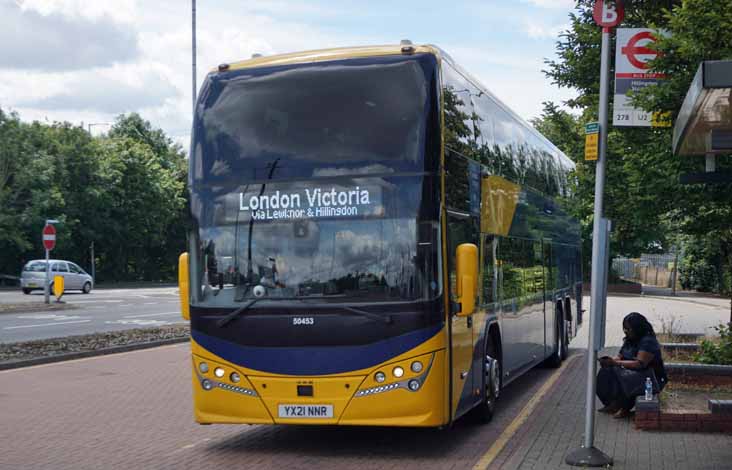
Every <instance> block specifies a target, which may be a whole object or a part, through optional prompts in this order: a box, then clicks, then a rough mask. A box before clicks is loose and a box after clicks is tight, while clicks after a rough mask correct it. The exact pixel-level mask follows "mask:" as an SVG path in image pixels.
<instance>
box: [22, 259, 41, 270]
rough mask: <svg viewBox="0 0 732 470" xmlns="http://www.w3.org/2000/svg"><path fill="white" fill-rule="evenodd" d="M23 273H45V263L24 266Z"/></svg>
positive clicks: (32, 263)
mask: <svg viewBox="0 0 732 470" xmlns="http://www.w3.org/2000/svg"><path fill="white" fill-rule="evenodd" d="M23 271H28V272H35V273H39V272H46V262H45V261H33V262H30V263H28V264H26V265H25V267H24V268H23Z"/></svg>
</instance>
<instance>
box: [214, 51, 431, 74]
mask: <svg viewBox="0 0 732 470" xmlns="http://www.w3.org/2000/svg"><path fill="white" fill-rule="evenodd" d="M402 47H403V46H402V45H399V44H395V45H389V46H361V47H339V48H335V49H319V50H314V51H301V52H291V53H287V54H277V55H271V56H260V57H256V56H255V57H252V58H251V59H248V60H242V61H239V62H233V63H231V64H226V65H228V67H226V68H225V69H224V70H225V71H230V70H240V69H247V68H255V67H267V66H272V65H290V64H306V63H311V62H324V61H328V60H339V59H354V58H359V57H373V56H384V55H398V54H405V55H408V54H417V53H432V54H435V55H442V51H440V50H439V49H438V48H437V47H434V46H420V45H413V46H412V49H413V50H410V51H409V52H408V53H404V52H402ZM219 70H221V66H220V67H219V68H218V69H214V70H212V72H217V71H219Z"/></svg>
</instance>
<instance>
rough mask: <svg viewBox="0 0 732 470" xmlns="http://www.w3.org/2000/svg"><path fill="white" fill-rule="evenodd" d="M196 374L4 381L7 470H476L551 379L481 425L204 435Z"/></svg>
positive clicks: (85, 373)
mask: <svg viewBox="0 0 732 470" xmlns="http://www.w3.org/2000/svg"><path fill="white" fill-rule="evenodd" d="M188 364H189V348H188V345H178V346H170V347H164V348H157V349H154V350H146V351H137V352H133V353H127V354H119V355H114V356H108V357H98V358H92V359H83V360H79V361H71V362H66V363H58V364H50V365H46V366H39V367H34V368H28V369H17V370H12V371H4V372H0V417H1V419H2V426H0V443H2V444H1V445H2V451H0V469H2V470H6V469H13V470H15V469H54V470H62V469H102V468H104V469H106V468H135V469H137V468H142V469H147V468H166V469H167V468H175V469H180V468H195V469H205V468H220V467H232V466H235V467H236V468H293V469H316V468H318V469H319V468H338V469H350V468H354V469H355V468H359V469H362V468H379V469H391V468H399V469H405V468H406V469H410V468H414V469H420V470H426V469H431V468H432V469H445V468H470V467H471V466H472V465H473V464H474V462H476V461H477V460H478V459H479V458H480V456H481V455H482V454H483V453H484V452H485V451H486V449H487V448H488V446H489V445H490V443H491V442H493V441H494V440H495V439H496V438H497V436H498V435H499V434H500V433H501V432H502V430H503V429H504V428H505V426H507V424H508V423H510V422H511V421H512V420H513V419H514V417H515V415H516V414H517V413H518V412H519V411H520V410H521V408H523V406H524V404H525V403H526V401H528V399H529V398H530V397H531V396H532V395H533V394H534V393H535V392H536V390H537V389H538V388H539V387H540V386H541V384H542V383H543V382H544V380H545V379H546V377H548V376H549V375H550V374H551V373H552V372H553V371H552V370H551V369H536V370H534V371H531V372H530V373H529V374H527V375H526V376H525V377H523V378H521V379H519V380H518V381H516V382H515V383H513V384H511V386H510V387H508V388H507V389H506V390H505V391H504V399H502V403H501V409H500V410H499V412H498V413H497V415H496V417H495V419H494V421H493V422H492V423H490V424H488V425H484V426H479V425H474V424H470V423H467V422H460V423H458V424H456V425H455V426H454V427H453V428H452V429H447V430H443V431H439V430H430V429H417V430H414V429H393V428H335V427H325V426H323V427H304V426H302V427H286V426H227V425H212V426H199V425H197V424H195V423H194V422H193V416H192V408H191V406H192V405H191V390H190V370H189V369H188Z"/></svg>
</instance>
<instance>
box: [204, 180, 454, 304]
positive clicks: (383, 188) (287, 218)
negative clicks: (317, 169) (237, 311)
mask: <svg viewBox="0 0 732 470" xmlns="http://www.w3.org/2000/svg"><path fill="white" fill-rule="evenodd" d="M435 180H437V178H436V177H435V176H431V177H422V176H393V177H388V178H387V177H368V178H366V177H361V178H329V179H326V180H317V179H312V180H303V181H289V182H286V181H274V182H271V183H266V184H246V185H241V186H240V187H237V188H236V189H235V190H229V189H228V188H227V187H221V188H219V187H212V188H211V189H210V190H205V191H201V192H200V193H198V194H197V195H196V200H195V201H197V202H196V203H195V206H194V213H196V214H197V219H198V220H197V221H198V225H199V227H200V229H199V237H200V240H201V250H200V252H199V259H198V263H197V264H198V265H199V266H202V272H199V273H198V276H199V281H198V282H200V284H201V287H202V295H201V304H204V305H209V306H229V305H232V304H233V305H236V302H241V301H242V300H244V299H247V298H253V297H254V296H256V295H257V294H256V293H255V290H254V288H255V287H257V288H258V289H260V291H261V292H262V293H264V294H265V295H266V296H267V297H271V298H275V297H286V298H293V297H296V298H307V297H312V296H319V297H323V298H324V300H325V301H333V302H343V301H359V300H361V301H400V300H424V299H430V298H434V297H435V296H437V295H438V294H439V292H440V289H441V284H440V282H439V276H438V274H437V268H438V259H439V258H438V257H439V253H438V250H439V246H440V245H439V235H438V234H439V232H438V227H439V223H438V222H437V213H436V208H437V207H438V203H437V199H436V198H437V194H438V193H437V188H436V186H435ZM430 209H431V210H430Z"/></svg>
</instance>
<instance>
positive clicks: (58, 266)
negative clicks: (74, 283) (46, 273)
mask: <svg viewBox="0 0 732 470" xmlns="http://www.w3.org/2000/svg"><path fill="white" fill-rule="evenodd" d="M51 271H55V272H59V273H67V272H69V270H68V268H67V267H66V263H51Z"/></svg>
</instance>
